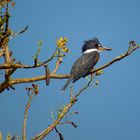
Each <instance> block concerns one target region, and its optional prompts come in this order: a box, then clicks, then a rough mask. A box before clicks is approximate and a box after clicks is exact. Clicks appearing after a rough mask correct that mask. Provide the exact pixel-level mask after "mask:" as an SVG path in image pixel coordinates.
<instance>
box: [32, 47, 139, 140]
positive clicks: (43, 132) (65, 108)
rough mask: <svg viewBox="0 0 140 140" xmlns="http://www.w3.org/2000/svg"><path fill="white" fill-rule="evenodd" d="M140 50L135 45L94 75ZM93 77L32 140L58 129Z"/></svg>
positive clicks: (40, 139) (38, 139) (39, 139)
mask: <svg viewBox="0 0 140 140" xmlns="http://www.w3.org/2000/svg"><path fill="white" fill-rule="evenodd" d="M138 48H140V46H138V45H135V46H133V47H131V48H130V49H129V50H128V51H127V52H126V53H124V54H122V55H120V56H118V57H116V58H115V59H113V60H112V61H110V62H109V63H107V64H105V65H103V66H101V67H100V68H97V69H95V70H94V71H93V72H92V73H94V72H97V71H98V70H101V69H104V68H106V67H109V66H110V65H112V64H113V63H115V62H117V61H119V60H121V59H123V58H125V57H126V56H128V55H130V54H131V53H132V52H133V51H134V50H136V49H138ZM92 80H93V77H91V79H90V81H89V82H88V83H87V85H85V86H84V87H83V88H82V89H81V90H79V92H78V93H77V94H76V95H75V96H74V97H71V98H70V102H69V104H67V105H66V106H65V107H64V108H63V110H62V112H61V113H60V114H59V115H58V117H57V119H56V120H55V121H54V122H53V123H52V124H51V125H50V126H49V127H48V128H46V129H45V130H44V131H42V132H41V133H39V134H38V135H36V136H35V137H34V138H32V140H42V139H43V138H44V137H46V136H47V135H48V134H49V133H50V132H51V131H52V130H53V129H55V128H56V126H57V125H59V124H60V122H61V120H62V119H63V118H64V116H65V115H66V114H67V112H68V111H69V110H70V109H71V107H72V106H73V105H74V104H75V103H76V101H77V98H78V97H79V96H80V95H81V94H82V93H83V91H84V90H86V89H87V88H88V87H89V86H90V83H91V82H92Z"/></svg>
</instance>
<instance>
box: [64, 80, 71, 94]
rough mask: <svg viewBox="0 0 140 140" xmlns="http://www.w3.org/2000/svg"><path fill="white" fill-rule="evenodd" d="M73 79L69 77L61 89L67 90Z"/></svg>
mask: <svg viewBox="0 0 140 140" xmlns="http://www.w3.org/2000/svg"><path fill="white" fill-rule="evenodd" d="M71 80H72V79H71V78H69V79H68V80H67V82H66V84H65V85H64V87H63V88H62V89H61V90H62V91H64V92H65V90H66V88H67V87H68V85H69V84H70V82H71Z"/></svg>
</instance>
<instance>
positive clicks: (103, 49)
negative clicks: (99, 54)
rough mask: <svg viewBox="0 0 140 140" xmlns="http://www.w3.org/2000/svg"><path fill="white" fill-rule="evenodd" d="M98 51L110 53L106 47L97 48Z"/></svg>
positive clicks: (109, 49)
mask: <svg viewBox="0 0 140 140" xmlns="http://www.w3.org/2000/svg"><path fill="white" fill-rule="evenodd" d="M98 50H99V51H112V49H111V48H107V47H103V46H101V47H99V48H98Z"/></svg>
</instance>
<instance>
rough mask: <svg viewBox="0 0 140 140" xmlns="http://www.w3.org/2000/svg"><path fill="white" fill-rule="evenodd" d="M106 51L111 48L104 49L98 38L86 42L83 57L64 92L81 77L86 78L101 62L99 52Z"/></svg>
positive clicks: (76, 64) (76, 65) (72, 70)
mask: <svg viewBox="0 0 140 140" xmlns="http://www.w3.org/2000/svg"><path fill="white" fill-rule="evenodd" d="M104 50H111V49H110V48H104V47H102V45H101V44H100V42H99V40H98V39H97V38H93V39H91V40H88V41H85V43H84V45H83V47H82V53H83V54H82V56H81V57H80V58H78V59H77V60H76V61H75V62H74V64H73V66H72V68H71V72H70V77H69V79H68V80H67V82H66V84H65V85H64V87H63V88H62V91H65V90H66V88H67V86H68V85H69V83H70V82H71V81H72V82H73V83H74V82H76V81H77V80H79V79H80V78H81V77H85V76H87V75H89V74H90V73H91V70H92V69H93V67H94V66H95V65H96V63H97V62H98V60H99V57H100V54H99V52H101V51H104Z"/></svg>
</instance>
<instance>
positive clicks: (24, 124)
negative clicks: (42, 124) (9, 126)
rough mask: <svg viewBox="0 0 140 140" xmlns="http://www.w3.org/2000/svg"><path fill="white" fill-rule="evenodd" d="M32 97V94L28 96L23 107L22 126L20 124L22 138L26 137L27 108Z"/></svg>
mask: <svg viewBox="0 0 140 140" xmlns="http://www.w3.org/2000/svg"><path fill="white" fill-rule="evenodd" d="M32 98H33V97H32V96H29V100H28V102H27V104H26V107H25V112H24V120H23V126H22V140H26V139H27V138H26V124H27V116H28V110H29V108H30V104H31V100H32Z"/></svg>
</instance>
